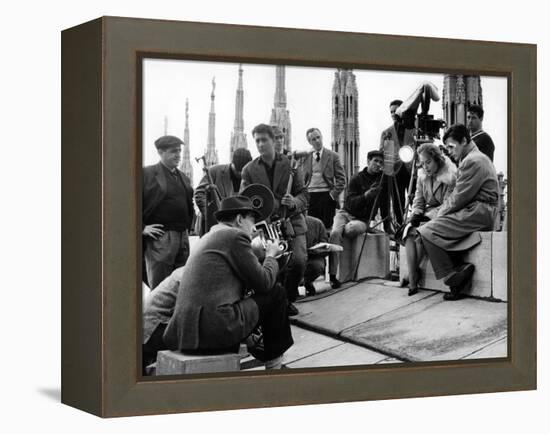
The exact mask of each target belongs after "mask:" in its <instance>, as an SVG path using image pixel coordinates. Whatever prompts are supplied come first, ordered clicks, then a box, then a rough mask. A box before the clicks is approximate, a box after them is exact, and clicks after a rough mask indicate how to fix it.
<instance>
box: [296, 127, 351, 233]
mask: <svg viewBox="0 0 550 434" xmlns="http://www.w3.org/2000/svg"><path fill="white" fill-rule="evenodd" d="M306 137H307V141H308V142H309V144H310V145H311V146H312V147H313V150H312V151H311V152H309V153H308V154H307V156H306V157H305V158H304V160H303V162H302V168H303V172H304V184H305V185H306V187H307V191H308V193H309V208H308V215H311V216H313V217H317V218H318V219H319V220H321V221H322V222H323V224H324V225H325V228H327V229H330V228H331V227H332V220H333V219H334V213H335V211H336V209H338V208H339V204H338V198H339V196H340V193H342V191H344V188H345V187H346V174H345V172H344V168H343V167H342V164H341V163H340V157H339V156H338V154H337V153H336V152H334V151H331V150H330V149H327V148H325V147H324V146H323V136H322V134H321V131H320V130H319V129H318V128H310V129H309V130H307V132H306Z"/></svg>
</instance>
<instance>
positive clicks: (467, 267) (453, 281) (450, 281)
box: [443, 262, 475, 286]
mask: <svg viewBox="0 0 550 434" xmlns="http://www.w3.org/2000/svg"><path fill="white" fill-rule="evenodd" d="M474 270H475V267H474V264H470V263H468V262H466V263H465V264H462V265H461V266H460V267H457V268H456V269H455V270H454V271H452V272H451V273H450V274H449V275H448V276H447V277H446V278H445V279H443V283H444V284H445V285H447V286H460V285H461V284H462V283H463V282H466V281H467V280H468V279H469V278H470V277H472V274H474Z"/></svg>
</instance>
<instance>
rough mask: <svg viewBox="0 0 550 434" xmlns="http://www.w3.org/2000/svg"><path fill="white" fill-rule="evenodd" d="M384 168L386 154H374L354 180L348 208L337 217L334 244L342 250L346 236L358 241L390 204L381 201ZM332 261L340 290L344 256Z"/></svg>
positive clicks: (332, 276) (334, 284) (334, 285)
mask: <svg viewBox="0 0 550 434" xmlns="http://www.w3.org/2000/svg"><path fill="white" fill-rule="evenodd" d="M383 166H384V153H383V152H382V151H370V152H369V153H368V154H367V167H365V168H364V169H363V170H362V171H361V172H359V173H358V174H356V175H354V176H353V177H352V178H351V181H350V183H349V187H348V193H347V196H346V199H345V201H344V208H343V209H341V210H339V211H338V212H337V213H336V215H335V216H334V223H333V225H332V231H331V233H330V238H329V242H330V243H332V244H338V245H339V246H342V245H343V237H344V236H345V237H347V238H354V237H356V236H358V235H360V234H362V233H365V232H366V231H367V229H368V227H369V223H370V220H372V219H373V218H374V216H375V215H376V212H377V210H378V208H379V207H381V206H384V205H385V204H386V203H387V201H386V200H382V198H380V197H379V196H380V192H381V191H382V183H381V180H382V168H383ZM329 259H330V261H329V275H330V285H331V286H332V288H334V289H336V288H339V287H340V285H341V283H340V281H339V280H338V279H337V278H336V273H337V271H338V265H339V263H340V253H339V252H333V253H331V254H330V256H329Z"/></svg>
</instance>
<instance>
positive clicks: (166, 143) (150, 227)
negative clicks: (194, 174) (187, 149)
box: [142, 136, 195, 289]
mask: <svg viewBox="0 0 550 434" xmlns="http://www.w3.org/2000/svg"><path fill="white" fill-rule="evenodd" d="M182 144H183V141H182V140H180V139H179V138H178V137H175V136H162V137H160V138H159V139H157V140H156V141H155V147H156V148H157V152H158V154H159V157H160V161H159V162H158V163H157V164H155V165H152V166H147V167H144V168H143V204H142V209H143V231H142V233H143V252H144V257H145V267H146V270H147V280H148V283H149V288H151V289H154V288H155V287H156V286H157V285H158V284H159V283H160V282H162V281H163V280H164V279H165V278H166V277H168V276H169V275H170V274H171V273H172V271H174V270H175V269H176V268H178V267H181V266H183V265H185V263H186V262H187V258H188V256H189V237H188V230H189V229H190V228H191V224H192V222H193V217H194V214H195V212H194V209H193V188H192V187H191V181H190V180H189V178H188V177H187V176H186V175H185V174H184V173H183V172H182V171H180V170H179V169H178V164H179V162H180V159H181V145H182Z"/></svg>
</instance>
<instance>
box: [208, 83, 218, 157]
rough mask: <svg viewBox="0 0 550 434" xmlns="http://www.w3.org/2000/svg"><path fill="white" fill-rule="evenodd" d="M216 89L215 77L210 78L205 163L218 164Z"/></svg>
mask: <svg viewBox="0 0 550 434" xmlns="http://www.w3.org/2000/svg"><path fill="white" fill-rule="evenodd" d="M215 90H216V77H213V78H212V93H211V94H210V113H209V114H208V138H207V140H206V153H205V158H206V165H207V166H213V165H215V164H218V151H216V111H215V109H214V100H215V98H216V96H215V93H214V92H215Z"/></svg>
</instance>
